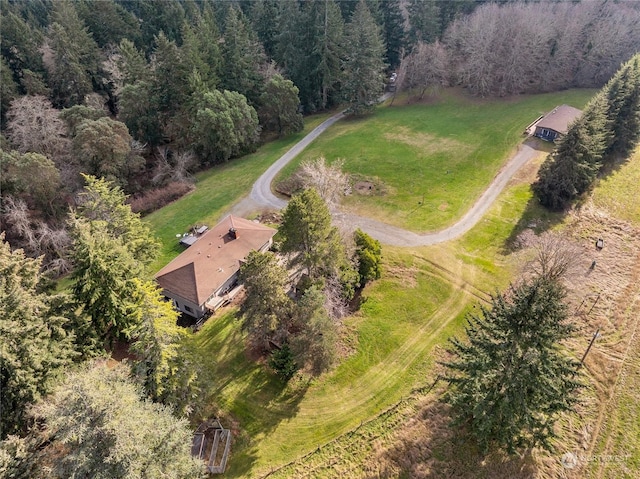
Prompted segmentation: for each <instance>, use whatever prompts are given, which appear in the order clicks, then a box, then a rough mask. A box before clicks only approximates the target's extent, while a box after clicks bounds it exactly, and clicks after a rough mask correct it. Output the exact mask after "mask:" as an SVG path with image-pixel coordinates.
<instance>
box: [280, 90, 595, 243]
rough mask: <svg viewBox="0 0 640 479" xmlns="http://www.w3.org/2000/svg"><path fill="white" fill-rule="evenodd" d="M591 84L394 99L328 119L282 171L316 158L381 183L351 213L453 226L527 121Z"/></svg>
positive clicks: (422, 225)
mask: <svg viewBox="0 0 640 479" xmlns="http://www.w3.org/2000/svg"><path fill="white" fill-rule="evenodd" d="M594 92H595V91H594V90H567V91H563V92H558V93H549V94H543V95H530V96H520V97H515V98H511V99H504V100H491V101H489V100H486V101H485V100H479V99H470V98H468V97H466V96H464V95H462V94H461V93H460V92H459V91H457V90H445V91H444V92H443V93H442V94H441V95H440V96H439V97H438V98H436V99H432V100H431V101H430V102H429V103H428V104H426V105H425V104H408V105H407V104H406V98H400V99H399V100H396V102H395V103H394V105H393V106H391V107H385V106H383V107H380V108H378V109H377V110H376V112H375V114H374V115H371V116H368V117H364V118H361V119H347V120H343V121H341V122H339V123H336V124H335V125H333V126H332V127H331V128H330V129H329V130H328V131H327V132H325V133H324V134H323V135H322V136H321V137H320V138H318V140H316V141H315V142H314V143H313V144H312V145H310V147H309V148H307V150H305V152H304V153H303V154H302V155H300V157H299V158H298V159H296V160H294V162H292V163H291V164H290V165H289V166H288V167H287V169H286V170H284V171H283V172H282V175H281V177H280V179H282V178H286V177H287V176H289V175H290V174H291V173H293V171H294V170H295V169H296V168H297V165H299V163H300V162H301V161H304V160H313V159H315V158H318V157H320V156H324V157H326V159H327V160H328V161H329V162H332V161H334V160H336V159H338V158H342V159H343V160H344V170H345V171H347V172H349V173H352V174H355V175H357V176H358V177H360V178H365V179H366V178H367V177H369V178H370V179H372V180H373V182H374V183H376V182H380V183H381V184H382V186H383V188H382V191H381V194H376V192H375V190H374V193H373V194H371V195H359V194H355V193H354V194H353V195H352V196H350V197H348V198H347V199H346V201H345V204H346V206H347V207H348V209H350V210H351V211H353V212H355V213H358V214H361V215H363V216H369V217H374V218H376V219H379V220H382V221H384V222H387V223H391V224H393V225H396V226H400V227H403V228H407V229H410V230H413V231H418V232H420V231H434V230H438V229H441V228H444V227H446V226H449V225H451V224H452V223H454V222H455V221H456V220H457V219H459V218H460V217H462V215H464V213H465V212H466V211H467V210H468V209H469V208H470V207H471V206H472V205H473V203H474V202H475V201H476V200H477V199H478V197H479V196H480V195H481V194H482V192H483V191H484V189H485V188H486V187H487V185H488V184H489V183H490V182H491V180H492V179H493V177H494V176H495V175H496V173H497V172H498V171H499V170H500V168H501V167H502V165H503V164H504V163H505V161H506V160H507V159H508V158H509V157H510V156H511V155H512V154H513V153H514V152H515V151H516V148H517V146H518V144H519V143H521V142H522V140H523V138H524V137H523V135H522V133H523V131H524V129H525V128H526V126H527V125H528V124H529V123H531V122H532V121H534V120H535V119H536V118H537V117H538V116H540V115H542V114H544V113H546V112H548V111H550V110H551V109H553V107H555V106H557V105H561V104H564V103H566V104H569V105H571V106H574V107H577V108H583V107H584V105H585V104H586V103H587V101H588V100H589V99H590V98H591V97H592V96H593V94H594Z"/></svg>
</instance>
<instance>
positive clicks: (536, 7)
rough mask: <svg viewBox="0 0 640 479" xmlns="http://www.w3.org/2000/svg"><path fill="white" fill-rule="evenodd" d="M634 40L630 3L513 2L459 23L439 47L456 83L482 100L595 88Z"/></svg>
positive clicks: (639, 26) (638, 24)
mask: <svg viewBox="0 0 640 479" xmlns="http://www.w3.org/2000/svg"><path fill="white" fill-rule="evenodd" d="M639 37H640V9H638V8H637V6H635V5H633V4H631V3H627V2H616V3H614V2H595V1H594V2H580V3H573V2H549V3H538V2H535V3H534V2H530V3H523V2H513V3H507V4H502V5H498V4H496V3H487V4H484V5H482V6H480V7H478V8H477V9H476V10H475V11H474V12H473V13H472V14H471V15H469V16H466V17H460V18H458V19H457V20H456V21H455V22H454V23H453V24H452V25H451V26H450V28H449V29H448V30H447V33H446V35H445V44H446V47H447V49H448V51H449V55H450V57H451V58H452V62H451V64H452V65H454V68H455V69H456V70H457V72H456V73H457V79H458V81H459V82H460V83H462V84H463V85H464V86H466V87H467V88H469V89H470V90H471V91H472V92H473V93H475V94H478V95H482V96H484V95H509V94H514V93H516V94H517V93H523V92H538V91H549V90H557V89H561V88H568V87H593V86H600V85H602V84H604V82H606V81H607V80H608V79H609V78H610V77H611V76H612V75H613V73H615V71H616V69H617V68H618V66H619V65H620V63H622V62H623V61H625V60H627V59H628V58H630V57H631V55H632V54H633V53H634V52H635V51H636V50H637V39H638V38H639Z"/></svg>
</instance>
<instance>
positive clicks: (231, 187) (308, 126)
mask: <svg viewBox="0 0 640 479" xmlns="http://www.w3.org/2000/svg"><path fill="white" fill-rule="evenodd" d="M329 116H331V114H322V115H314V116H311V117H307V118H306V119H305V128H304V131H302V132H301V133H298V134H296V135H291V136H288V137H286V138H283V139H280V140H276V141H273V142H270V143H267V144H265V145H263V146H262V147H260V148H259V149H258V151H256V152H255V153H253V154H251V155H247V156H244V157H242V158H237V159H234V160H231V161H229V162H228V163H225V164H222V165H219V166H215V167H213V168H211V169H209V170H207V171H204V172H202V173H199V174H197V175H196V189H195V191H193V192H191V193H189V194H188V195H186V196H184V197H182V198H180V199H179V200H177V201H175V202H173V203H171V204H169V205H167V206H165V207H164V208H162V209H160V210H158V211H156V212H154V213H152V214H150V215H148V216H146V217H145V218H144V220H145V221H146V222H147V223H148V224H149V226H150V227H151V230H152V231H153V233H154V234H155V236H156V237H157V238H158V239H159V240H160V244H161V251H160V256H159V258H158V259H157V260H156V262H155V263H154V264H153V265H152V266H151V270H152V271H157V270H158V269H160V268H161V267H162V266H164V265H165V264H167V263H168V262H169V261H170V260H171V259H173V258H174V257H175V256H177V255H178V254H179V253H181V252H182V251H183V248H181V247H180V245H179V244H178V240H177V239H176V234H178V233H184V232H186V231H188V230H189V228H190V227H191V226H194V225H196V224H198V225H201V224H208V225H209V226H213V225H214V224H216V223H217V222H218V221H219V220H220V218H221V216H222V215H224V214H225V213H226V212H227V211H228V210H229V208H230V207H231V206H232V205H233V204H234V203H236V202H237V201H238V200H239V199H241V198H242V197H243V196H245V195H246V194H247V193H248V192H249V190H251V185H253V183H254V182H255V181H256V179H258V177H259V176H260V175H261V174H262V173H264V171H265V170H266V169H267V168H268V167H269V166H270V165H271V163H273V162H274V161H276V160H277V159H278V158H280V156H282V155H283V154H284V153H285V152H286V151H287V150H288V149H289V148H291V147H292V146H293V145H295V144H296V143H297V142H298V141H300V139H302V138H303V137H304V136H305V135H306V134H307V133H309V132H310V131H311V130H313V129H314V128H315V127H316V126H318V125H319V124H320V123H322V122H323V121H324V120H326V119H327V118H328V117H329Z"/></svg>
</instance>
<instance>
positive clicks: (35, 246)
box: [0, 196, 71, 275]
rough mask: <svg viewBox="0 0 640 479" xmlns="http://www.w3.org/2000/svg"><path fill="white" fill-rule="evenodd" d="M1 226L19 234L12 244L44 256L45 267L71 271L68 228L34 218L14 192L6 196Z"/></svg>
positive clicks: (50, 270)
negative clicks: (53, 226)
mask: <svg viewBox="0 0 640 479" xmlns="http://www.w3.org/2000/svg"><path fill="white" fill-rule="evenodd" d="M1 220H2V221H1V222H0V226H1V227H2V229H5V230H7V231H8V232H9V233H11V236H12V237H13V238H15V240H14V241H12V247H19V248H22V249H24V251H25V252H26V253H27V254H28V255H29V256H31V257H39V256H42V257H43V259H42V269H43V270H44V271H47V272H49V273H51V274H54V275H60V274H64V273H68V272H69V270H70V263H69V259H68V249H69V246H70V245H71V239H70V237H69V234H68V232H67V230H66V229H64V228H58V229H56V228H52V227H51V226H49V225H48V224H47V223H45V222H44V221H42V220H41V219H39V218H34V217H33V216H32V215H31V213H30V211H29V208H28V207H27V204H26V203H25V202H24V201H23V200H21V199H16V198H13V197H12V196H5V197H3V198H2V215H1Z"/></svg>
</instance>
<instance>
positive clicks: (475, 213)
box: [233, 112, 538, 246]
mask: <svg viewBox="0 0 640 479" xmlns="http://www.w3.org/2000/svg"><path fill="white" fill-rule="evenodd" d="M343 117H344V113H343V112H340V113H337V114H336V115H333V116H332V117H331V118H329V119H327V120H325V121H324V122H323V123H321V124H320V125H318V126H317V127H316V128H314V129H313V130H312V131H311V132H310V133H309V134H308V135H307V136H305V137H304V138H303V139H302V140H300V141H299V142H298V143H296V145H295V146H294V147H293V148H291V149H290V150H289V151H287V152H286V153H285V154H284V155H282V156H281V157H280V158H279V159H278V161H276V162H275V163H273V164H272V165H271V166H270V167H269V169H267V171H265V172H264V173H263V174H262V176H260V178H258V180H257V181H256V182H255V183H254V185H253V188H252V189H251V193H250V194H249V196H248V197H247V198H245V199H244V200H242V201H241V202H240V203H238V204H237V205H236V206H235V207H234V208H233V210H234V212H236V213H238V214H243V213H246V212H248V211H250V210H252V209H256V208H273V209H281V208H284V207H285V206H286V205H287V202H286V201H285V200H283V199H281V198H278V197H277V196H276V195H274V194H273V192H272V191H271V183H272V182H273V180H274V178H275V177H276V175H277V174H278V172H279V171H280V170H282V168H284V167H285V165H286V164H287V163H289V162H290V161H291V160H292V159H293V158H295V157H296V156H297V155H298V154H300V152H302V150H304V149H305V148H306V147H307V146H308V145H309V143H311V142H312V141H313V140H315V139H316V138H317V137H318V136H319V135H320V134H321V133H322V132H324V131H325V130H326V129H327V128H329V127H330V126H331V125H333V124H334V123H335V122H337V121H338V120H340V119H341V118H343ZM537 154H538V152H537V150H535V149H534V148H532V147H531V146H530V145H528V144H526V143H523V144H522V145H520V147H519V148H518V152H517V153H516V154H515V155H514V156H513V157H511V159H509V161H508V162H507V164H506V165H505V166H504V167H503V168H502V169H501V170H500V172H499V173H498V174H497V175H496V177H495V178H494V179H493V181H492V182H491V184H490V185H489V187H488V188H487V189H486V190H485V191H484V193H482V195H481V196H480V198H478V200H477V201H476V202H475V204H474V205H473V206H472V207H471V209H470V210H469V211H467V213H466V214H465V215H464V216H463V217H462V218H461V219H460V220H458V221H457V222H456V223H455V224H453V225H452V226H449V227H448V228H445V229H443V230H440V231H437V232H433V233H422V234H419V233H414V232H413V231H408V230H405V229H402V228H398V227H397V226H392V225H389V224H387V223H382V222H381V221H377V220H374V219H372V218H365V217H363V216H358V215H355V214H352V213H345V212H343V211H340V210H334V211H332V215H333V218H334V220H335V221H336V223H337V224H339V225H340V226H341V227H343V228H348V229H356V228H360V229H361V230H362V231H364V232H366V233H367V234H369V235H371V236H372V237H373V238H375V239H377V240H379V241H380V242H381V243H384V244H388V245H393V246H427V245H433V244H437V243H443V242H445V241H449V240H452V239H455V238H458V237H460V236H462V235H463V234H464V233H466V232H467V231H469V230H470V229H471V228H473V227H474V226H475V225H476V224H477V223H478V221H480V219H481V218H482V216H483V215H484V214H485V213H486V211H487V210H488V209H489V207H490V206H491V205H492V204H493V202H494V201H495V200H496V198H497V197H498V195H499V194H500V192H501V191H502V190H503V189H504V188H505V186H507V183H508V182H509V180H510V179H511V178H512V177H513V175H514V174H515V173H516V172H517V171H518V170H519V169H520V167H522V165H524V164H525V163H526V162H527V161H529V160H530V159H532V158H534V157H535V156H536V155H537Z"/></svg>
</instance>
